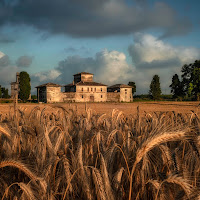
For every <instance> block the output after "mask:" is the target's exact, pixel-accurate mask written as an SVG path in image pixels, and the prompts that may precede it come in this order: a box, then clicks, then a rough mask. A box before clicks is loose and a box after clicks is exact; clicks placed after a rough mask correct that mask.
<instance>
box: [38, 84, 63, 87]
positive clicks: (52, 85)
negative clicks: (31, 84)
mask: <svg viewBox="0 0 200 200" xmlns="http://www.w3.org/2000/svg"><path fill="white" fill-rule="evenodd" d="M40 87H62V86H61V85H59V84H56V83H45V84H42V85H39V86H37V87H36V88H40Z"/></svg>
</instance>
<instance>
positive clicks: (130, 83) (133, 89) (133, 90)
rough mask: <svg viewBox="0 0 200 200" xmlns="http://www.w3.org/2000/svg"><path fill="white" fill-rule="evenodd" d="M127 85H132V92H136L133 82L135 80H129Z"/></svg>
mask: <svg viewBox="0 0 200 200" xmlns="http://www.w3.org/2000/svg"><path fill="white" fill-rule="evenodd" d="M128 85H129V86H132V94H134V93H135V92H136V84H135V82H129V83H128Z"/></svg>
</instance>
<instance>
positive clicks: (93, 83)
mask: <svg viewBox="0 0 200 200" xmlns="http://www.w3.org/2000/svg"><path fill="white" fill-rule="evenodd" d="M76 85H83V86H84V85H88V86H107V85H104V84H102V83H97V82H83V81H80V82H78V83H77V84H76Z"/></svg>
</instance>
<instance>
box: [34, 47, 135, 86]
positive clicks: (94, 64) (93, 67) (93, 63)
mask: <svg viewBox="0 0 200 200" xmlns="http://www.w3.org/2000/svg"><path fill="white" fill-rule="evenodd" d="M82 71H86V72H91V73H94V81H97V82H102V83H104V84H108V85H112V84H115V83H125V84H127V83H128V82H127V81H128V80H129V79H130V80H132V79H131V76H132V75H133V72H134V68H133V66H131V65H129V64H128V63H127V61H126V56H125V54H124V53H122V52H118V51H108V50H107V49H105V50H102V51H101V52H98V53H96V56H95V57H94V58H93V57H86V58H83V57H80V56H78V55H76V56H69V57H67V58H66V59H64V60H62V61H60V62H59V63H58V66H57V67H56V68H54V69H52V70H49V71H45V72H40V73H36V74H33V75H32V76H31V84H32V86H33V87H35V86H37V85H39V84H42V83H47V82H55V83H59V84H61V85H65V84H69V83H71V82H72V81H73V74H76V73H79V72H82Z"/></svg>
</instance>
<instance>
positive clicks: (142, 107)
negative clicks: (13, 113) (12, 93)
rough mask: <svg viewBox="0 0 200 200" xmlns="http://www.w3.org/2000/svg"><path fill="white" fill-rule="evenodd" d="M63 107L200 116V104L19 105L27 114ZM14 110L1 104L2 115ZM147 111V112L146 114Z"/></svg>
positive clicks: (79, 110) (104, 111)
mask: <svg viewBox="0 0 200 200" xmlns="http://www.w3.org/2000/svg"><path fill="white" fill-rule="evenodd" d="M47 105H48V106H63V107H64V108H66V109H69V108H74V109H77V111H78V113H79V114H82V113H85V109H86V108H91V109H92V110H94V111H95V112H96V113H98V114H103V113H106V114H107V115H110V114H111V112H112V110H113V109H118V110H119V111H122V112H123V113H124V114H126V115H135V114H136V113H137V107H138V106H139V111H140V114H141V115H143V114H144V113H145V112H147V113H151V112H160V111H175V112H178V113H191V110H192V111H194V112H196V113H197V114H198V115H199V114H200V102H133V103H59V104H31V103H26V104H22V103H20V104H18V106H19V107H20V108H22V110H23V109H25V108H26V109H25V111H26V113H27V114H28V113H30V111H31V110H32V109H33V108H34V107H36V106H39V107H40V108H41V109H43V108H44V107H46V106H47ZM10 110H13V104H6V103H5V104H0V113H2V114H5V113H9V111H10ZM144 111H145V112H144Z"/></svg>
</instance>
